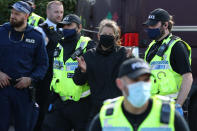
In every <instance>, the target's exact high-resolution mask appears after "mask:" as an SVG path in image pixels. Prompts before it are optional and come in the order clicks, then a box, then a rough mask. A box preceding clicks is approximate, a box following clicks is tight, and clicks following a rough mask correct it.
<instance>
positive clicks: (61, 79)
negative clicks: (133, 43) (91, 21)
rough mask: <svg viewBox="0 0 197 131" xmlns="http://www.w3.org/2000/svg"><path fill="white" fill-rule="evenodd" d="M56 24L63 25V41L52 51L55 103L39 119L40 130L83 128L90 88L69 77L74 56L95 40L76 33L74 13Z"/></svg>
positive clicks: (81, 130)
mask: <svg viewBox="0 0 197 131" xmlns="http://www.w3.org/2000/svg"><path fill="white" fill-rule="evenodd" d="M58 27H60V28H61V27H62V28H63V34H64V40H63V43H61V44H58V45H57V48H56V49H55V52H54V65H53V66H54V67H53V68H54V69H53V73H54V75H53V79H52V82H51V90H52V91H53V92H54V93H56V95H57V98H56V100H55V102H54V103H53V104H52V105H50V108H49V113H48V114H47V115H46V117H45V120H44V122H43V131H54V130H58V131H71V129H74V130H75V131H84V130H85V129H86V124H87V120H88V117H87V116H88V114H89V110H90V108H89V95H90V88H89V86H88V85H87V84H84V85H82V86H77V85H75V84H74V82H73V80H72V77H73V75H74V70H75V68H77V66H78V62H77V60H76V57H77V56H79V55H80V54H81V53H84V52H85V51H86V50H88V49H90V48H93V47H94V46H95V43H94V42H93V41H92V40H90V38H89V37H84V36H82V35H81V34H80V31H81V29H82V25H81V20H80V18H79V17H78V16H77V15H75V14H69V15H67V16H66V17H65V18H64V19H63V21H62V22H60V23H58Z"/></svg>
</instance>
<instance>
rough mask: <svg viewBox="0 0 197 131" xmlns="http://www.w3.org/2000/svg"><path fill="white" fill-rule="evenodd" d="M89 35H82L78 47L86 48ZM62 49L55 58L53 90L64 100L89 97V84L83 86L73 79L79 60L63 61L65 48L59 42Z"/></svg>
mask: <svg viewBox="0 0 197 131" xmlns="http://www.w3.org/2000/svg"><path fill="white" fill-rule="evenodd" d="M89 40H90V38H89V37H84V36H81V37H80V39H79V41H78V43H77V46H76V49H78V48H79V47H81V48H82V49H84V50H83V51H84V52H85V50H86V49H85V48H86V46H87V44H88V42H89ZM57 47H59V49H60V54H59V56H58V57H55V58H54V64H53V80H52V82H51V90H52V89H53V91H54V92H56V93H58V94H59V96H60V97H61V99H62V100H63V101H65V100H68V99H71V100H74V101H78V100H79V99H80V98H83V97H87V96H88V95H90V88H89V86H88V85H87V84H85V85H83V86H78V85H75V83H74V82H73V80H72V77H73V75H74V71H75V69H76V68H77V67H78V62H77V61H76V60H75V61H73V60H72V59H71V58H69V59H68V60H67V61H66V62H65V63H64V61H63V52H64V51H63V48H62V47H61V45H60V44H58V46H57Z"/></svg>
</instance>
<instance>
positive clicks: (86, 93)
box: [81, 90, 90, 98]
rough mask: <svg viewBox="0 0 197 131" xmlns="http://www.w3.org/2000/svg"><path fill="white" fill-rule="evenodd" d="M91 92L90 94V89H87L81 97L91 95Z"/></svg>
mask: <svg viewBox="0 0 197 131" xmlns="http://www.w3.org/2000/svg"><path fill="white" fill-rule="evenodd" d="M89 94H90V90H87V91H85V92H83V93H82V94H81V98H83V97H86V96H87V95H89Z"/></svg>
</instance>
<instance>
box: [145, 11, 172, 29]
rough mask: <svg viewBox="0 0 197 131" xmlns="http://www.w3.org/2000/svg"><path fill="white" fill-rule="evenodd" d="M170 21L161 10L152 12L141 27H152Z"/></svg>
mask: <svg viewBox="0 0 197 131" xmlns="http://www.w3.org/2000/svg"><path fill="white" fill-rule="evenodd" d="M169 20H170V14H169V13H168V12H167V11H166V10H164V9H161V8H158V9H155V10H153V11H152V12H151V13H150V14H149V16H148V20H147V21H146V22H144V23H143V25H147V26H154V25H156V24H157V23H158V22H159V21H161V22H167V21H169Z"/></svg>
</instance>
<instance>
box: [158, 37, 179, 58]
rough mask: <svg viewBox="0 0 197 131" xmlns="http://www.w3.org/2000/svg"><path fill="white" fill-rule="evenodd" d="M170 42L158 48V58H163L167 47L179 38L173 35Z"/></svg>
mask: <svg viewBox="0 0 197 131" xmlns="http://www.w3.org/2000/svg"><path fill="white" fill-rule="evenodd" d="M170 39H171V40H170V41H169V42H168V43H167V44H166V43H164V44H162V45H161V46H160V48H159V50H158V51H157V53H156V55H158V56H160V57H163V55H164V53H165V52H166V51H167V49H168V47H169V46H170V45H171V44H172V43H173V42H174V41H175V40H177V39H179V37H177V36H175V35H172V36H171V37H170Z"/></svg>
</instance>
